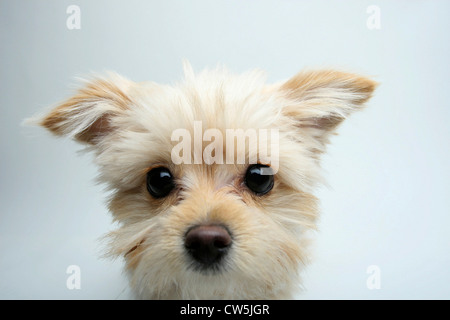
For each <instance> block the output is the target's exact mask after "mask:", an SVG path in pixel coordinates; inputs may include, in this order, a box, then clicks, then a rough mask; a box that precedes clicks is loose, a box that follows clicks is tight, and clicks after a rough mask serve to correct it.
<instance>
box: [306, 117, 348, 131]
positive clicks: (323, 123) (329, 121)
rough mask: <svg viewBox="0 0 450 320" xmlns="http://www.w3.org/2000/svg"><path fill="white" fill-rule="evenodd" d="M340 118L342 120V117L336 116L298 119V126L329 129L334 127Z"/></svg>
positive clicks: (339, 121)
mask: <svg viewBox="0 0 450 320" xmlns="http://www.w3.org/2000/svg"><path fill="white" fill-rule="evenodd" d="M342 120H344V118H342V117H338V116H329V117H321V118H319V117H317V118H308V119H302V120H300V121H299V126H300V127H301V128H314V129H322V130H325V131H331V130H333V129H334V128H336V126H337V125H338V124H339V123H341V122H342Z"/></svg>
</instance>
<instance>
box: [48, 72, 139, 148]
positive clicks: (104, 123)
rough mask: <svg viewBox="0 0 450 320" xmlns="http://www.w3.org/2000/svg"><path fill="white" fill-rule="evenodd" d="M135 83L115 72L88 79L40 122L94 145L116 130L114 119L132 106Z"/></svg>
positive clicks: (62, 133) (56, 132) (60, 133)
mask: <svg viewBox="0 0 450 320" xmlns="http://www.w3.org/2000/svg"><path fill="white" fill-rule="evenodd" d="M133 84H134V83H133V82H132V81H130V80H128V79H125V78H124V77H121V76H119V75H117V74H113V73H109V74H108V76H107V77H97V78H93V79H91V80H88V81H86V82H85V84H84V86H83V87H81V88H80V89H79V90H78V92H77V93H76V94H75V95H74V96H72V97H71V98H69V99H68V100H66V101H65V102H63V103H62V104H60V105H59V106H58V107H56V108H55V109H53V110H52V111H51V112H50V113H48V114H47V115H45V116H44V117H42V118H41V119H40V120H39V124H40V125H41V126H43V127H45V128H47V129H48V130H50V131H51V132H53V133H54V134H56V135H59V136H63V135H67V136H70V137H72V138H74V139H76V140H77V141H79V142H83V143H88V144H91V145H94V144H96V143H97V142H98V141H99V140H100V139H101V137H103V136H105V135H107V134H109V133H110V132H111V131H113V130H114V126H113V124H112V119H113V118H114V117H116V116H119V115H120V114H123V113H124V112H125V111H126V110H127V109H128V108H129V107H130V104H131V99H130V97H129V91H130V89H131V88H132V86H133Z"/></svg>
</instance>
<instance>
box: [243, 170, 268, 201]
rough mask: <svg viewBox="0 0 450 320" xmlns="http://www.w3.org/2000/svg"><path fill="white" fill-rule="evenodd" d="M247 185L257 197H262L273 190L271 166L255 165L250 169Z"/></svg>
mask: <svg viewBox="0 0 450 320" xmlns="http://www.w3.org/2000/svg"><path fill="white" fill-rule="evenodd" d="M245 184H246V185H247V187H248V188H249V189H250V190H252V191H253V192H254V193H256V195H258V196H262V195H264V194H266V193H267V192H269V191H270V190H272V188H273V172H272V169H271V168H270V167H269V166H266V165H262V164H254V165H251V166H250V167H248V169H247V173H246V174H245Z"/></svg>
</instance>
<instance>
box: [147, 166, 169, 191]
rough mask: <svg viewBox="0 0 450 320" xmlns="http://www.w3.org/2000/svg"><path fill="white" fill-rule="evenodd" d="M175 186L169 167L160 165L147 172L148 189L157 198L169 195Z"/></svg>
mask: <svg viewBox="0 0 450 320" xmlns="http://www.w3.org/2000/svg"><path fill="white" fill-rule="evenodd" d="M174 187H175V184H174V182H173V176H172V173H170V171H169V169H167V168H164V167H158V168H155V169H152V170H150V171H149V172H148V173H147V190H148V192H149V193H150V194H151V195H152V196H153V197H155V198H163V197H165V196H167V195H168V194H169V193H170V191H172V189H173V188H174Z"/></svg>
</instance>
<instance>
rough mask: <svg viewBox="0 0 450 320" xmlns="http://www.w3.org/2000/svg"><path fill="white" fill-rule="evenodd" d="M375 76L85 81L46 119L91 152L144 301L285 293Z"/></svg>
mask: <svg viewBox="0 0 450 320" xmlns="http://www.w3.org/2000/svg"><path fill="white" fill-rule="evenodd" d="M374 88H375V83H374V82H373V81H371V80H369V79H367V78H364V77H361V76H358V75H354V74H350V73H344V72H339V71H333V70H319V71H305V72H301V73H299V74H297V75H295V76H294V77H292V78H291V79H289V80H287V81H284V82H281V83H277V84H271V85H268V84H266V83H265V76H264V74H263V73H262V72H259V71H252V72H248V73H244V74H241V75H234V74H231V73H230V72H228V71H226V70H225V69H223V68H218V69H215V70H209V71H208V70H207V71H203V72H202V73H199V74H194V72H193V71H192V69H191V68H190V66H189V65H186V66H185V79H184V81H182V82H181V83H179V84H176V85H174V86H168V85H160V84H156V83H150V82H148V83H147V82H146V83H136V82H132V81H130V80H128V79H126V78H124V77H121V76H119V75H117V74H108V75H107V76H104V77H95V78H92V79H90V80H87V81H86V82H85V83H84V85H83V86H82V87H81V88H80V89H79V91H78V92H77V93H76V94H75V95H74V96H73V97H71V98H69V99H68V100H67V101H65V102H64V103H62V104H60V105H59V106H58V107H56V108H55V109H53V110H52V111H51V112H50V113H48V114H47V115H46V116H44V117H43V118H42V119H41V120H40V124H41V125H42V126H44V127H45V128H47V129H49V130H50V131H52V132H53V133H55V134H57V135H67V136H70V137H73V138H74V139H76V140H77V141H79V142H81V143H83V144H85V145H86V146H87V148H88V149H89V150H91V151H92V152H93V153H94V154H95V161H96V163H97V165H98V167H99V179H100V181H102V182H104V183H106V184H107V186H108V187H109V188H110V190H111V191H112V196H111V198H110V201H109V209H110V211H111V213H112V215H113V217H114V219H115V220H116V221H118V223H119V228H118V229H117V230H116V231H114V232H112V233H111V234H109V240H110V241H109V249H110V254H111V255H114V256H122V257H124V258H125V262H126V268H127V270H128V272H129V275H130V282H131V285H132V286H133V287H134V288H135V289H136V292H137V294H138V296H140V297H144V298H233V299H235V298H237V299H239V298H251V299H259V298H287V297H291V294H292V293H293V292H294V290H295V289H296V288H297V286H298V283H299V281H298V280H299V279H298V278H299V270H300V269H301V266H302V265H303V264H304V263H305V262H306V261H307V249H306V244H307V237H306V235H307V233H308V230H311V229H314V228H315V223H316V217H317V208H316V198H315V197H314V196H313V194H312V190H313V188H314V186H315V185H316V183H317V182H319V181H320V170H319V169H320V168H319V158H320V154H321V153H323V152H324V151H325V147H326V145H327V143H328V141H329V137H330V135H331V134H333V133H334V132H335V129H336V127H337V126H338V125H339V124H340V123H341V122H342V121H343V120H344V119H345V118H346V117H347V116H348V115H349V114H351V113H352V112H353V111H355V110H358V109H359V108H360V107H361V106H362V105H363V104H364V103H365V102H366V101H367V100H368V99H369V98H370V96H371V94H372V92H373V90H374Z"/></svg>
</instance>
